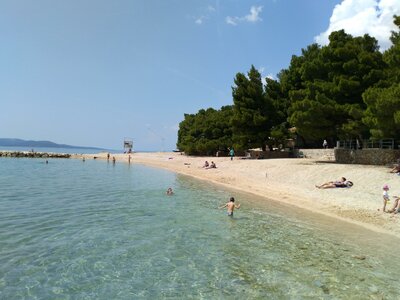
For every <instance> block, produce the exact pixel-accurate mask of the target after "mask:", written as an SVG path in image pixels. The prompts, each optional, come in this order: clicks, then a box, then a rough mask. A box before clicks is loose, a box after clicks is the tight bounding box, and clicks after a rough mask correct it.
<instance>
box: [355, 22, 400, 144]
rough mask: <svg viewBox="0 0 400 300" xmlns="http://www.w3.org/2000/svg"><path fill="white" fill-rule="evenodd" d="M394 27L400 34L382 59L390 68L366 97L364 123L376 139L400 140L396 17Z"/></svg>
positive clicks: (399, 58) (394, 35)
mask: <svg viewBox="0 0 400 300" xmlns="http://www.w3.org/2000/svg"><path fill="white" fill-rule="evenodd" d="M394 23H395V24H396V25H397V27H398V28H399V31H398V32H394V31H393V32H392V36H391V41H392V43H393V45H392V46H391V47H390V48H389V49H388V50H387V51H386V52H385V53H384V55H383V58H384V61H385V62H386V63H387V66H388V67H387V68H386V69H385V78H384V79H385V80H384V81H383V83H382V84H381V85H380V86H377V87H371V88H369V89H368V90H367V91H366V92H365V93H364V94H363V99H364V102H365V103H366V105H367V110H366V112H365V116H364V118H363V121H364V123H365V124H366V125H367V126H368V127H369V129H370V133H371V135H372V137H374V138H395V139H400V131H399V129H400V84H399V82H400V17H398V16H395V18H394Z"/></svg>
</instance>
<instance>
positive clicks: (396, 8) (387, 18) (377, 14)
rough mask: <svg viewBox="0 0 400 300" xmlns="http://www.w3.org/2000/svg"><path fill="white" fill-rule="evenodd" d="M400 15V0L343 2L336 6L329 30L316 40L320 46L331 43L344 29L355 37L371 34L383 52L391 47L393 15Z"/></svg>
mask: <svg viewBox="0 0 400 300" xmlns="http://www.w3.org/2000/svg"><path fill="white" fill-rule="evenodd" d="M399 14H400V1H399V0H343V1H342V3H340V4H338V5H336V6H335V8H334V9H333V12H332V16H331V18H330V22H329V26H328V29H327V30H326V31H324V32H322V33H320V34H319V35H318V36H316V37H315V38H314V39H315V41H316V42H317V43H318V44H320V45H327V44H328V43H329V39H328V37H329V35H330V34H331V32H333V31H337V30H340V29H344V30H345V31H346V33H349V34H351V35H353V36H361V35H364V34H366V33H367V34H369V35H370V36H373V37H375V38H376V39H377V40H378V42H379V45H380V46H381V49H382V50H385V49H387V48H389V47H390V45H391V42H390V40H389V37H390V35H391V31H392V30H396V26H395V25H394V24H393V15H399Z"/></svg>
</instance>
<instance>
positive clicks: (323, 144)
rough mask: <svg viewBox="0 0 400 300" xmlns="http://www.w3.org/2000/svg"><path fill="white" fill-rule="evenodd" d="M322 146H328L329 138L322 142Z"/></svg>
mask: <svg viewBox="0 0 400 300" xmlns="http://www.w3.org/2000/svg"><path fill="white" fill-rule="evenodd" d="M322 147H324V149H327V148H328V142H327V140H324V142H323V143H322Z"/></svg>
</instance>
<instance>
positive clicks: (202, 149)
mask: <svg viewBox="0 0 400 300" xmlns="http://www.w3.org/2000/svg"><path fill="white" fill-rule="evenodd" d="M232 114H233V109H232V106H223V107H222V108H221V109H220V110H215V109H213V108H208V109H207V110H204V109H201V110H199V111H198V113H197V114H185V119H184V120H183V121H182V122H181V123H180V124H179V131H178V142H177V146H178V148H179V149H180V150H182V151H184V152H186V153H187V154H196V155H200V154H201V155H214V154H215V153H216V152H217V151H218V150H225V149H227V148H228V147H231V145H232V129H231V124H230V122H231V118H232Z"/></svg>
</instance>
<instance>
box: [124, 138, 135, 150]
mask: <svg viewBox="0 0 400 300" xmlns="http://www.w3.org/2000/svg"><path fill="white" fill-rule="evenodd" d="M132 151H133V139H131V138H124V153H132Z"/></svg>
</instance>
